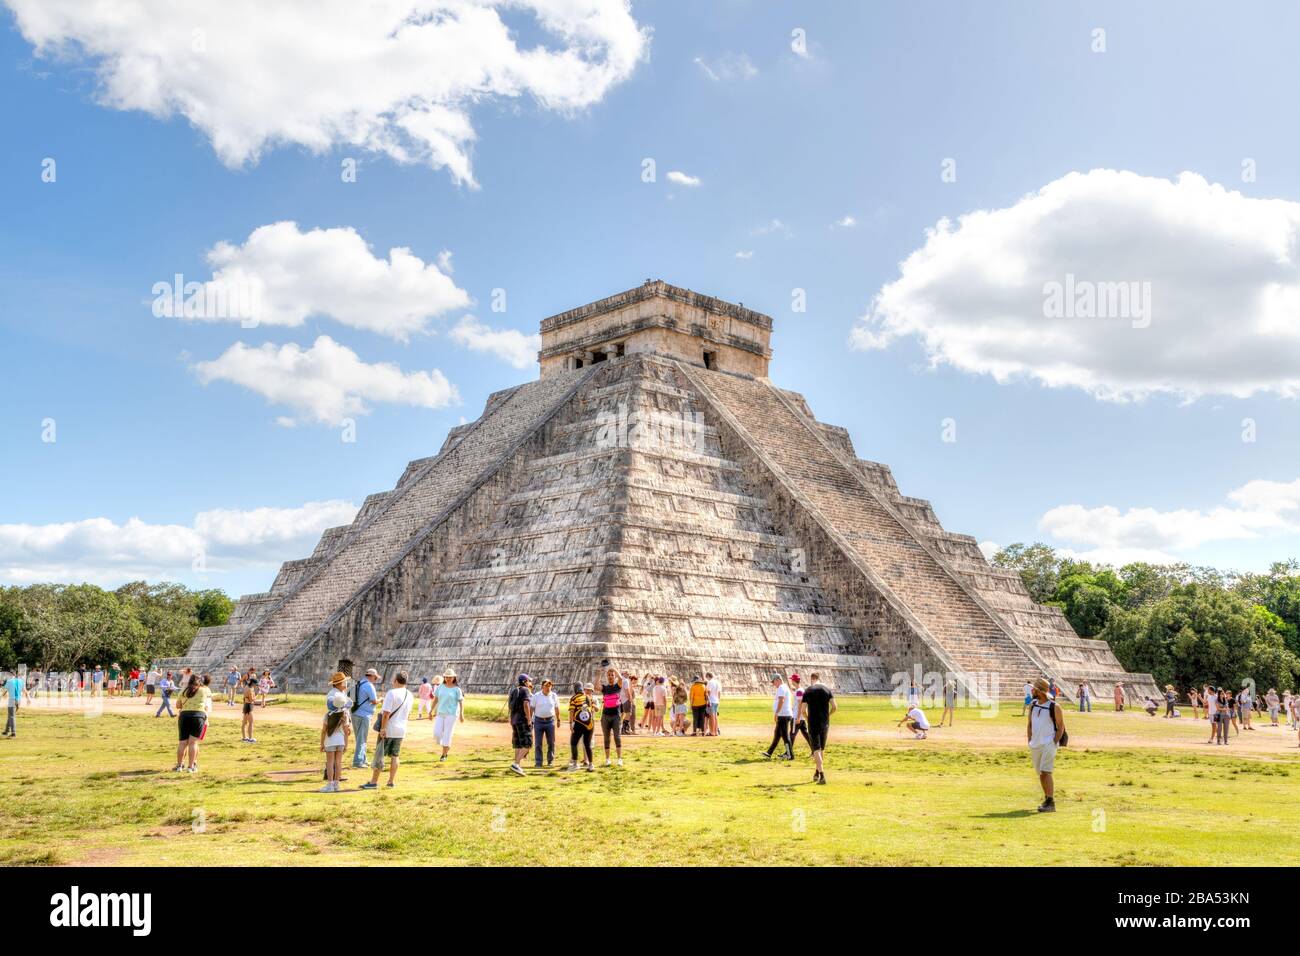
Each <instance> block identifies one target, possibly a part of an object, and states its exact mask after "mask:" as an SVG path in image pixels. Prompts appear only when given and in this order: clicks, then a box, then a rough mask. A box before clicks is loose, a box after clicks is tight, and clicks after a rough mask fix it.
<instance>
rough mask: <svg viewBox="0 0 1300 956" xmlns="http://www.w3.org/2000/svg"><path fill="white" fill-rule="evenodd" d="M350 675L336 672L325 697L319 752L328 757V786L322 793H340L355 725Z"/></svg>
mask: <svg viewBox="0 0 1300 956" xmlns="http://www.w3.org/2000/svg"><path fill="white" fill-rule="evenodd" d="M347 686H348V675H347V674H345V673H343V672H342V671H336V672H335V673H334V676H333V677H331V678H330V689H329V692H328V693H326V695H325V717H324V719H323V720H322V721H321V727H320V749H321V752H322V753H323V754H325V786H323V787H321V788H320V790H319V791H318V792H319V793H338V792H339V776H340V774H341V772H342V766H343V752H344V751H345V750H346V749H347V746H348V738H349V737H350V736H351V734H352V725H351V722H350V721H349V719H348V717H349V714H348V711H349V709H350V708H351V706H352V699H351V698H350V697H348V695H347Z"/></svg>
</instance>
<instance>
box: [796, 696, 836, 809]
mask: <svg viewBox="0 0 1300 956" xmlns="http://www.w3.org/2000/svg"><path fill="white" fill-rule="evenodd" d="M809 678H810V679H811V680H812V683H811V684H809V685H808V686H807V687H806V688H804V692H803V701H802V703H801V704H800V706H801V707H802V709H803V714H802V716H803V719H804V720H805V721H807V722H808V740H809V743H810V744H811V746H812V749H813V753H812V756H813V783H818V784H824V783H825V782H826V772H825V767H824V763H823V761H824V760H825V757H826V739H827V737H828V736H829V735H830V730H831V714H833V713H835V708H836V704H835V695H834V694H833V693H831V689H830V688H829V687H827V686H826V685H825V684H823V683H822V682H821V675H820V674H818V673H817V672H816V671H813V672H812V673H811V674H810V675H809Z"/></svg>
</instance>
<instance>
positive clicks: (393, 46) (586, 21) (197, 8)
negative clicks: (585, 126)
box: [5, 0, 649, 184]
mask: <svg viewBox="0 0 1300 956" xmlns="http://www.w3.org/2000/svg"><path fill="white" fill-rule="evenodd" d="M5 2H6V3H7V4H8V5H9V7H10V8H12V9H13V11H14V14H15V18H16V21H17V25H18V29H19V30H20V31H21V32H22V35H23V37H24V38H25V39H26V40H27V41H28V42H29V43H31V44H32V45H33V46H34V47H35V49H36V52H37V53H38V54H39V55H42V56H52V57H55V56H57V57H63V58H66V59H68V60H71V61H72V62H74V63H76V64H81V63H89V64H91V65H93V67H94V69H95V72H96V75H97V78H98V80H99V89H98V92H97V95H98V99H99V101H100V102H101V103H102V104H103V105H105V106H107V107H110V108H113V109H119V110H141V111H143V112H146V113H149V114H150V115H152V116H156V117H159V118H163V119H166V118H170V117H173V116H177V115H180V116H184V117H185V118H186V119H188V120H189V121H190V122H191V123H192V124H193V125H194V126H196V127H197V128H198V129H200V130H201V131H202V132H203V133H204V134H205V135H206V136H207V137H208V138H209V139H210V140H211V142H212V146H213V149H215V150H216V153H217V155H218V156H219V157H220V159H221V160H222V162H224V163H226V164H227V165H230V166H240V165H243V164H244V163H247V162H250V161H252V162H255V161H256V160H257V159H258V157H259V155H260V154H261V153H262V152H263V151H265V150H266V149H268V148H272V147H275V146H279V145H283V144H294V145H299V146H305V147H306V148H308V149H310V150H312V151H313V152H318V153H319V152H323V151H325V150H328V149H331V148H334V147H336V146H344V147H349V146H350V147H356V148H359V149H365V150H371V151H375V152H378V153H382V154H385V155H387V156H389V157H391V158H392V159H394V160H396V161H398V162H402V163H425V164H428V165H430V166H433V167H435V168H437V167H446V168H447V169H448V170H449V171H450V172H451V174H452V176H453V177H454V178H455V179H456V181H458V182H463V183H470V184H472V183H473V171H472V169H471V162H470V155H469V153H470V146H471V144H472V143H473V141H474V138H475V136H474V129H473V125H472V123H471V121H470V116H469V112H470V109H471V108H472V106H473V105H475V104H476V103H480V102H482V101H486V100H491V99H493V98H519V97H523V96H525V95H531V96H532V97H533V98H534V99H535V100H536V101H537V102H538V103H539V104H540V105H541V106H542V107H543V108H545V109H550V110H557V111H560V112H562V113H570V112H573V111H576V110H580V109H583V108H585V107H588V106H591V105H592V104H594V103H597V102H599V101H600V100H601V99H602V98H603V97H604V96H605V94H606V93H607V92H608V91H609V90H610V88H611V87H613V86H615V85H616V84H618V83H620V82H622V81H623V80H625V79H627V78H628V77H629V76H630V75H631V74H632V72H633V70H634V69H635V67H636V65H637V63H638V62H640V60H641V59H642V58H643V57H644V56H645V54H646V50H647V46H648V43H649V31H648V30H647V29H644V28H642V27H640V26H638V24H637V23H636V21H635V20H634V19H633V18H632V14H631V11H630V10H629V6H628V3H627V2H626V0H498V2H493V0H476V2H467V0H372V2H368V3H360V2H356V0H316V2H313V3H281V4H266V3H262V2H259V0H222V2H220V3H208V2H201V0H136V2H132V3H108V2H102V3H85V2H83V0H5ZM503 13H506V14H508V15H509V16H510V17H511V18H512V19H518V18H521V17H528V18H529V23H528V24H527V26H528V27H533V26H534V25H535V26H536V28H537V29H536V30H535V31H534V30H531V29H529V30H528V31H527V32H528V33H529V35H530V36H531V35H534V34H536V35H537V36H538V37H539V39H538V42H536V43H533V44H531V45H529V46H521V45H520V43H519V36H520V33H521V31H520V30H519V29H518V26H519V24H518V23H512V24H510V25H507V23H506V22H505V21H504V20H503V18H502V14H503Z"/></svg>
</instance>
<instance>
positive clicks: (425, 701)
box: [415, 677, 433, 720]
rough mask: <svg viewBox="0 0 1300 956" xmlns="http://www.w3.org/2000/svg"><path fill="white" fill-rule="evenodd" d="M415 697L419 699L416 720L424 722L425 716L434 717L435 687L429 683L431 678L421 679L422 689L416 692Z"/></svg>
mask: <svg viewBox="0 0 1300 956" xmlns="http://www.w3.org/2000/svg"><path fill="white" fill-rule="evenodd" d="M415 696H416V697H417V698H419V703H418V705H417V706H418V708H419V711H418V713H417V715H416V718H415V719H416V720H424V716H425V714H428V715H429V716H433V685H432V684H430V683H429V678H427V677H421V678H420V689H419V690H417V691H416V692H415Z"/></svg>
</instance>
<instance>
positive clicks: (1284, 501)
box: [1038, 479, 1300, 563]
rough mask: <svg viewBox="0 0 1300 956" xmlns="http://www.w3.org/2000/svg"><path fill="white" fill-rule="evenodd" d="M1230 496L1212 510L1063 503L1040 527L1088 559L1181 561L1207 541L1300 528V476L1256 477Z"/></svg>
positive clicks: (1251, 538) (1260, 536)
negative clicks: (1179, 556)
mask: <svg viewBox="0 0 1300 956" xmlns="http://www.w3.org/2000/svg"><path fill="white" fill-rule="evenodd" d="M1226 497H1227V503H1226V504H1223V505H1220V506H1218V507H1215V508H1211V509H1209V510H1199V509H1189V508H1182V509H1177V510H1173V511H1159V510H1157V509H1155V508H1129V509H1127V510H1126V511H1120V510H1119V509H1118V508H1116V507H1114V506H1112V505H1103V506H1101V507H1096V508H1087V507H1084V506H1083V505H1079V504H1069V505H1061V506H1059V507H1056V508H1053V509H1051V510H1050V511H1048V512H1047V513H1046V514H1044V515H1043V517H1042V518H1041V519H1040V520H1039V522H1038V528H1039V530H1040V531H1043V532H1045V533H1047V534H1048V535H1050V536H1051V537H1053V538H1056V539H1057V540H1059V541H1063V542H1068V543H1069V545H1070V546H1071V547H1072V548H1073V549H1074V550H1072V551H1070V552H1068V553H1070V554H1073V555H1077V556H1082V557H1085V558H1087V559H1088V560H1099V558H1098V557H1096V556H1097V555H1106V556H1108V558H1107V563H1116V562H1117V561H1118V563H1123V561H1122V560H1119V559H1121V558H1123V559H1125V560H1143V561H1157V560H1159V561H1163V562H1168V561H1173V560H1176V559H1175V558H1173V557H1171V556H1170V555H1171V553H1177V552H1184V551H1189V550H1192V549H1194V548H1198V547H1200V546H1202V545H1205V544H1211V543H1214V542H1218V541H1233V540H1255V539H1259V538H1264V537H1270V536H1278V535H1284V534H1291V533H1295V532H1297V531H1300V479H1297V480H1296V481H1293V482H1280V481H1265V480H1256V481H1251V482H1248V483H1247V484H1245V485H1242V486H1241V487H1240V488H1237V489H1235V490H1233V491H1231V492H1229V493H1228V495H1227V496H1226ZM1080 549H1083V550H1080Z"/></svg>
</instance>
